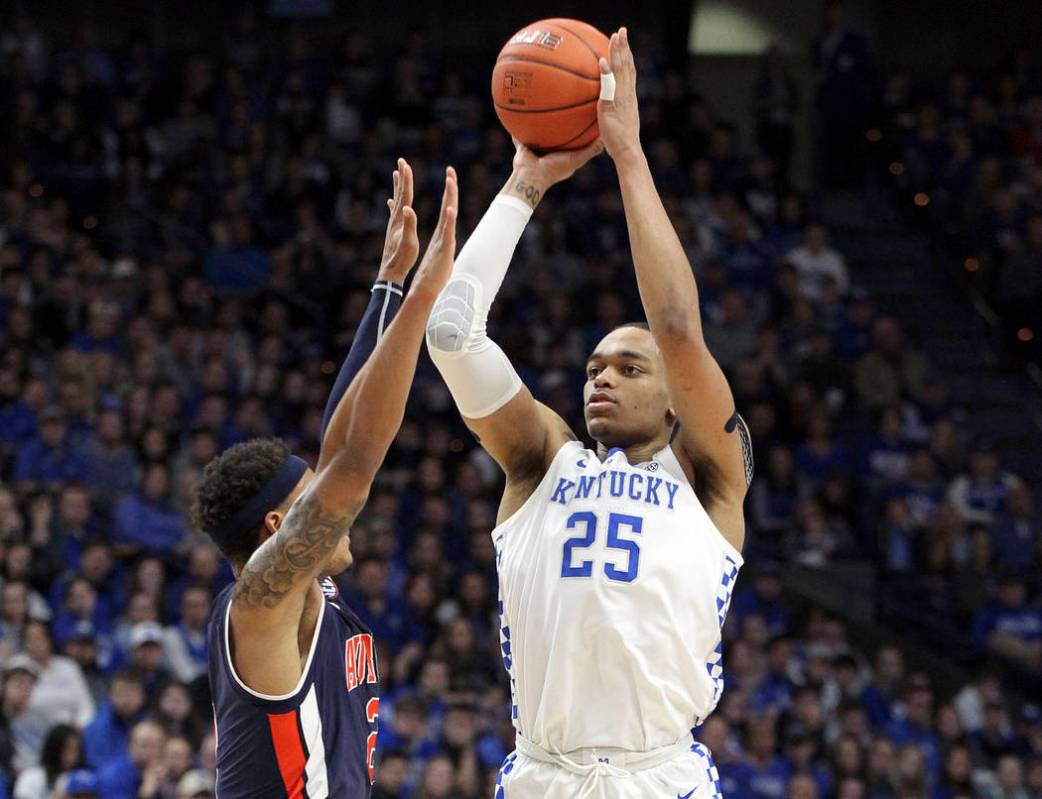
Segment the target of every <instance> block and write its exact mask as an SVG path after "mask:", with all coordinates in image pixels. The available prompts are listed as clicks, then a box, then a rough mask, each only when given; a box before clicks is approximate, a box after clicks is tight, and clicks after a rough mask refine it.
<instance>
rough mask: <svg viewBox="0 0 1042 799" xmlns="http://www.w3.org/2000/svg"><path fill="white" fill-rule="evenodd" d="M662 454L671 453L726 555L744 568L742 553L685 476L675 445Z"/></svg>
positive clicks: (667, 447)
mask: <svg viewBox="0 0 1042 799" xmlns="http://www.w3.org/2000/svg"><path fill="white" fill-rule="evenodd" d="M662 452H668V453H669V457H671V458H672V459H673V460H674V462H675V463H676V467H677V469H678V470H679V472H680V479H682V480H683V481H684V485H686V486H687V487H688V488H690V489H691V492H692V493H694V494H695V501H696V502H697V503H698V506H699V507H700V508H702V513H704V514H705V515H706V520H707V521H708V522H709V526H710V527H712V528H713V532H714V533H716V536H717V538H719V539H720V543H721V544H722V545H723V548H724V554H726V555H728V556H730V557H731V558H732V559H733V560H734V561H735V562H736V563H737V564H738V566H739V567H741V566H744V565H745V558H743V557H742V553H741V552H739V551H738V549H737V548H736V547H735V545H734V544H732V543H731V542H730V541H728V540H727V536H725V535H724V534H723V533H722V532H720V528H719V527H717V526H716V522H714V521H713V519H712V517H711V516H710V515H709V511H707V510H706V509H705V507H704V506H703V505H702V500H700V499H699V498H698V494H697V493H695V487H694V486H693V485H691V482H690V481H689V480H688V479H687V476H686V475H685V474H684V469H683V467H682V466H681V465H680V458H678V457H677V453H675V452H674V451H673V445H672V444H667V445H666V446H665V447H664V448H663V449H662V450H660V452H659V453H657V455H658V457H661V456H662ZM743 513H744V512H743Z"/></svg>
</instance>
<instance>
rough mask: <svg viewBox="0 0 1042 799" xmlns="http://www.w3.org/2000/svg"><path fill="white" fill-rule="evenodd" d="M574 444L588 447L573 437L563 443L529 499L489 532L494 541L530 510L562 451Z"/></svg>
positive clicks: (581, 448)
mask: <svg viewBox="0 0 1042 799" xmlns="http://www.w3.org/2000/svg"><path fill="white" fill-rule="evenodd" d="M572 444H575V445H577V446H578V447H580V451H581V452H585V451H586V447H584V446H583V443H582V442H581V441H578V440H576V439H571V440H570V441H565V442H564V443H563V444H561V446H560V448H559V449H558V450H557V452H556V453H555V454H554V458H553V460H552V461H550V465H549V466H548V467H547V468H546V473H545V474H543V479H542V480H540V481H539V483H538V484H537V485H536V487H535V490H534V491H533V492H532V493H531V494H529V495H528V499H526V500H525V501H524V502H522V503H521V507H519V508H518V509H517V510H515V511H514V512H513V513H511V514H510V515H509V516H507V517H506V518H505V519H504V520H503V521H501V522H500V523H499V524H497V525H496V526H495V527H493V528H492V532H491V533H489V535H491V536H492V539H493V541H494V540H495V539H496V538H497V537H501V536H502V535H505V533H506V528H508V527H509V526H510V525H511V524H513V522H514V520H515V519H518V518H520V517H521V514H522V513H524V512H525V511H526V510H528V506H529V505H530V504H532V503H533V502H535V501H536V498H537V497H538V496H539V491H540V489H542V487H543V483H545V482H546V478H547V477H548V476H549V475H550V473H551V472H552V471H553V470H554V467H555V466H556V465H557V459H558V458H560V457H561V453H562V452H564V451H565V449H567V448H568V447H569V446H571V445H572ZM497 533H498V534H499V535H498V536H497Z"/></svg>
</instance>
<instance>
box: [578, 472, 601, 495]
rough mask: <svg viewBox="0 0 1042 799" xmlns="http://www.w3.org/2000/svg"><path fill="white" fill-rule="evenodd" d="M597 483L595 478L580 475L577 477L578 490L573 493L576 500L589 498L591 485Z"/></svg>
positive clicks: (591, 489)
mask: <svg viewBox="0 0 1042 799" xmlns="http://www.w3.org/2000/svg"><path fill="white" fill-rule="evenodd" d="M595 482H597V478H596V477H587V476H586V475H582V476H580V477H579V488H578V489H576V491H575V498H576V499H585V498H586V497H588V496H590V492H591V491H593V484H594V483H595Z"/></svg>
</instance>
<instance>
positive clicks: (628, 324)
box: [612, 322, 651, 333]
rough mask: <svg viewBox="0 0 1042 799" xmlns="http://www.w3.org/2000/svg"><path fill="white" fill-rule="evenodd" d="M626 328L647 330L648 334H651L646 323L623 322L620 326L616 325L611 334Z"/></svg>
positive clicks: (649, 327)
mask: <svg viewBox="0 0 1042 799" xmlns="http://www.w3.org/2000/svg"><path fill="white" fill-rule="evenodd" d="M626 327H635V328H637V329H638V330H647V331H648V332H649V333H650V332H651V326H650V325H649V324H648V323H647V322H623V323H622V324H621V325H616V326H615V327H614V328H613V329H612V332H613V333H614V332H615V331H616V330H622V329H623V328H626Z"/></svg>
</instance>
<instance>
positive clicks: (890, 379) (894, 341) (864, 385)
mask: <svg viewBox="0 0 1042 799" xmlns="http://www.w3.org/2000/svg"><path fill="white" fill-rule="evenodd" d="M872 340H873V346H872V349H871V350H870V351H869V353H868V354H867V355H865V356H864V357H862V358H861V359H860V360H859V361H858V362H857V364H856V365H855V366H854V385H855V387H856V389H857V392H858V396H859V397H860V398H861V401H862V402H863V403H864V404H865V406H866V407H867V408H869V409H871V410H880V409H882V408H885V407H887V406H892V405H898V404H899V403H900V402H901V401H902V400H904V399H905V398H908V399H911V400H913V401H914V400H917V399H919V398H920V397H921V396H922V394H923V390H924V388H925V380H926V359H925V358H924V357H923V356H922V354H920V353H918V352H916V351H915V350H912V349H910V348H908V347H907V346H906V345H905V340H904V333H903V332H902V330H901V326H900V325H899V324H898V322H897V320H895V319H891V318H889V317H884V318H881V319H878V320H877V321H876V323H875V327H874V328H873V331H872Z"/></svg>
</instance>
